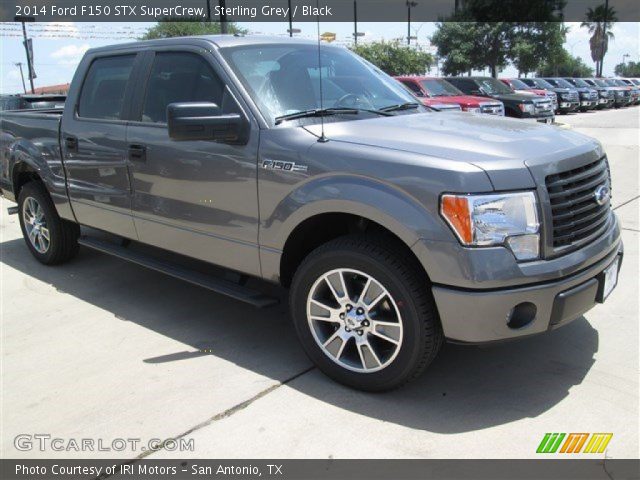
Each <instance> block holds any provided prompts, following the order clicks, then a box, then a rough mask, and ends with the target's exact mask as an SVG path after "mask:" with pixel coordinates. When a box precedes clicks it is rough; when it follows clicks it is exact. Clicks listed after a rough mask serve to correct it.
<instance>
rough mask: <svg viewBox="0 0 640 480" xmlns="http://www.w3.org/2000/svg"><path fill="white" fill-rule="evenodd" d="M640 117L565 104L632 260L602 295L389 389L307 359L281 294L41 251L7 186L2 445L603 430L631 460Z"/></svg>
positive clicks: (272, 442) (258, 452)
mask: <svg viewBox="0 0 640 480" xmlns="http://www.w3.org/2000/svg"><path fill="white" fill-rule="evenodd" d="M639 117H640V107H631V108H626V109H622V110H610V111H604V112H594V113H586V114H576V115H567V116H560V117H558V120H559V121H561V122H563V123H565V124H566V125H567V126H568V127H569V128H574V129H575V130H577V131H580V132H583V133H586V134H588V135H591V136H594V137H596V138H598V139H599V140H600V141H601V142H602V143H603V144H604V146H605V148H606V151H607V153H608V155H609V159H610V163H611V169H612V175H613V190H614V197H613V202H614V206H615V208H616V212H617V213H618V215H619V216H620V218H621V220H622V223H623V227H624V231H623V238H624V241H625V260H624V265H623V267H622V271H621V275H620V279H619V284H618V287H617V289H616V290H615V291H614V293H613V294H612V296H611V297H610V299H609V300H608V302H607V303H606V304H605V305H600V306H598V307H596V308H595V309H594V310H592V311H590V312H589V313H588V314H587V315H585V318H581V319H579V320H576V321H575V322H573V323H572V324H570V325H568V326H566V327H564V328H561V329H559V330H556V331H554V332H551V333H549V334H545V335H543V336H539V337H535V338H531V339H527V340H522V341H519V342H514V343H508V344H502V345H498V346H492V347H484V348H479V347H463V346H456V345H446V346H445V348H444V350H443V351H442V353H441V355H440V356H439V358H438V359H437V360H436V361H435V362H434V364H433V365H432V366H431V368H430V369H429V370H428V371H427V373H426V374H425V375H424V376H423V377H421V378H420V379H419V380H418V381H417V382H414V383H412V384H410V385H409V386H407V387H405V388H403V389H400V390H397V391H394V392H391V393H385V394H377V395H372V394H364V393H360V392H356V391H353V390H350V389H347V388H345V387H342V386H339V385H337V384H335V383H333V382H331V381H330V380H328V379H327V378H325V377H324V376H323V375H322V374H321V373H319V372H318V371H317V370H316V369H314V368H312V366H311V364H310V362H309V361H308V360H307V359H306V357H305V356H304V354H303V352H302V350H301V348H300V347H299V345H298V343H297V340H296V338H295V335H294V332H293V329H292V328H291V326H290V325H289V320H288V314H287V310H286V306H285V305H286V303H283V304H282V305H281V306H277V307H274V308H271V309H267V310H255V309H253V308H252V307H249V306H245V305H244V304H241V303H238V302H235V301H232V300H228V299H226V298H225V297H222V296H217V295H215V294H211V293H210V292H208V291H206V290H203V289H199V288H194V287H192V286H190V285H188V284H186V283H183V282H180V281H178V280H175V279H172V278H169V277H166V276H163V275H161V274H158V273H155V272H151V271H148V270H145V269H143V268H141V267H137V266H135V265H131V264H128V263H125V262H123V261H120V260H117V259H114V258H111V257H108V256H106V255H103V254H100V253H96V252H93V251H89V250H86V249H82V250H81V253H80V255H79V256H78V257H77V259H75V260H74V261H73V262H71V263H69V264H66V265H64V266H61V267H55V268H50V267H45V266H42V265H40V264H39V263H37V262H36V261H35V260H34V259H33V258H32V257H31V256H30V254H29V253H28V251H27V248H26V246H25V245H24V242H23V240H22V238H21V236H20V230H19V226H18V218H17V216H8V215H7V214H6V207H7V206H9V203H8V202H7V201H4V200H2V204H1V210H2V214H1V215H2V217H1V224H0V236H1V238H0V253H1V271H0V282H1V285H0V291H1V296H2V299H1V305H0V311H1V313H2V321H1V332H0V337H1V342H2V343H1V347H2V348H1V349H2V352H1V353H2V372H1V373H2V399H1V403H2V405H1V406H2V410H1V420H2V422H1V423H2V427H1V430H2V431H1V432H0V433H1V436H0V441H1V442H2V445H1V449H0V450H1V452H2V457H3V458H22V457H32V458H33V457H36V458H37V457H40V458H44V457H86V458H96V457H105V458H115V457H117V458H123V459H124V458H133V457H136V456H138V455H146V454H147V453H149V452H145V453H143V452H142V451H141V450H140V449H135V451H134V450H132V449H131V448H129V446H127V448H126V449H124V450H123V451H119V452H117V451H116V452H114V451H111V452H98V451H94V452H91V451H85V452H78V451H75V450H74V449H73V448H72V449H71V450H63V451H52V450H47V451H40V450H39V448H37V443H36V444H34V447H35V448H33V449H31V450H29V451H20V450H18V449H16V447H15V446H14V437H15V436H16V435H19V434H49V435H51V436H52V437H58V438H62V439H64V443H63V444H62V445H63V447H64V446H67V447H68V440H69V439H77V441H78V442H80V440H79V439H83V438H88V439H95V440H96V441H97V439H102V441H103V444H104V445H111V442H112V441H113V439H117V438H123V439H131V438H140V439H141V440H142V445H144V444H145V443H146V442H147V441H148V440H150V439H168V438H178V437H182V438H185V439H193V440H194V443H193V445H194V447H195V449H194V451H193V452H182V453H179V452H176V451H166V450H165V451H159V452H155V453H152V454H151V457H150V458H177V457H182V456H188V457H212V458H271V457H273V458H374V457H375V458H450V457H451V458H458V457H464V458H528V457H535V456H536V454H535V450H536V447H537V446H538V444H539V443H540V441H541V439H542V437H543V435H544V434H545V433H546V432H612V433H613V438H612V440H611V442H610V443H609V446H608V448H607V450H606V452H605V454H602V455H601V456H604V455H606V457H607V458H637V457H638V454H639V448H640V446H639V441H638V436H639V433H638V432H639V431H640V425H639V420H638V419H639V418H640V417H639V413H640V395H639V383H638V380H639V378H640V376H639V373H640V368H639V345H640V341H639V326H638V317H639V299H638V291H639V285H638V277H639V276H638V273H639V272H638V265H639V259H638V243H639V242H638V239H639V237H638V235H640V225H639V222H638V216H639V215H638V212H639V206H640V199H639V191H638V190H639V189H638V178H639V173H638V162H639V160H640V151H639V138H640V133H639V132H640V130H639ZM591 458H593V455H592V456H591Z"/></svg>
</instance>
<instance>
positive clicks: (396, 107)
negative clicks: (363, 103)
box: [378, 102, 422, 112]
mask: <svg viewBox="0 0 640 480" xmlns="http://www.w3.org/2000/svg"><path fill="white" fill-rule="evenodd" d="M421 106H422V104H421V103H416V102H407V103H399V104H397V105H389V106H388V107H382V108H381V109H380V110H378V111H379V112H397V111H398V110H413V109H415V108H418V107H421Z"/></svg>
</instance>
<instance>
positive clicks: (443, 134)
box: [305, 112, 600, 190]
mask: <svg viewBox="0 0 640 480" xmlns="http://www.w3.org/2000/svg"><path fill="white" fill-rule="evenodd" d="M305 128H306V129H307V130H308V131H309V132H311V133H313V134H314V135H316V136H320V134H321V131H322V130H321V126H320V124H314V125H309V126H306V127H305ZM324 133H325V137H326V138H327V139H328V140H329V141H337V142H346V143H351V144H359V145H369V146H375V147H379V148H386V149H391V150H401V151H405V152H411V153H415V154H418V155H425V156H429V157H435V158H444V159H448V160H455V161H461V162H467V163H470V164H473V165H475V166H477V167H479V168H482V169H483V170H485V171H486V172H487V174H488V175H489V178H490V179H491V181H492V183H493V185H494V187H495V188H496V189H497V190H500V189H509V188H533V187H535V183H534V182H533V178H532V176H531V174H530V172H529V171H528V168H527V165H530V164H531V162H533V163H535V164H540V162H546V161H548V162H549V163H552V162H557V161H559V160H562V159H566V158H568V157H574V156H577V155H580V154H583V153H586V152H589V151H593V150H595V149H597V148H600V146H599V144H598V142H597V141H595V140H593V139H591V138H589V137H586V136H584V135H581V134H579V133H576V132H572V131H570V130H565V129H560V128H557V127H551V126H546V125H542V124H537V123H529V122H523V121H522V120H518V119H512V118H506V117H497V116H492V115H479V114H470V113H465V112H460V113H455V112H453V113H447V114H443V113H438V112H430V113H416V114H409V115H397V116H394V117H378V118H371V119H366V120H355V121H345V122H330V123H325V125H324ZM525 162H526V163H525Z"/></svg>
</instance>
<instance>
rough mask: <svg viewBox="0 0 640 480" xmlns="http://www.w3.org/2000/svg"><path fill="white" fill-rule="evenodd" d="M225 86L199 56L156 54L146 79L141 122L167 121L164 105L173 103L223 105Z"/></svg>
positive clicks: (180, 53) (179, 53)
mask: <svg viewBox="0 0 640 480" xmlns="http://www.w3.org/2000/svg"><path fill="white" fill-rule="evenodd" d="M223 93H224V84H223V83H222V81H221V80H220V78H219V77H218V76H217V75H216V74H215V73H214V71H213V69H212V68H211V66H210V65H209V64H208V63H207V62H206V61H205V60H204V59H203V58H202V57H200V56H199V55H197V54H194V53H187V52H160V53H157V54H156V56H155V59H154V62H153V67H152V69H151V74H150V76H149V82H148V84H147V92H146V96H145V101H144V107H143V109H142V121H143V122H151V123H166V122H167V105H169V104H170V103H176V102H212V103H215V104H216V105H218V106H219V107H221V108H222V109H223V111H224V105H223Z"/></svg>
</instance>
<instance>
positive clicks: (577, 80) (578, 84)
mask: <svg viewBox="0 0 640 480" xmlns="http://www.w3.org/2000/svg"><path fill="white" fill-rule="evenodd" d="M570 82H571V83H573V84H574V85H575V86H576V87H589V84H588V83H587V82H585V81H584V80H582V79H581V78H572V79H571V80H570Z"/></svg>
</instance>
